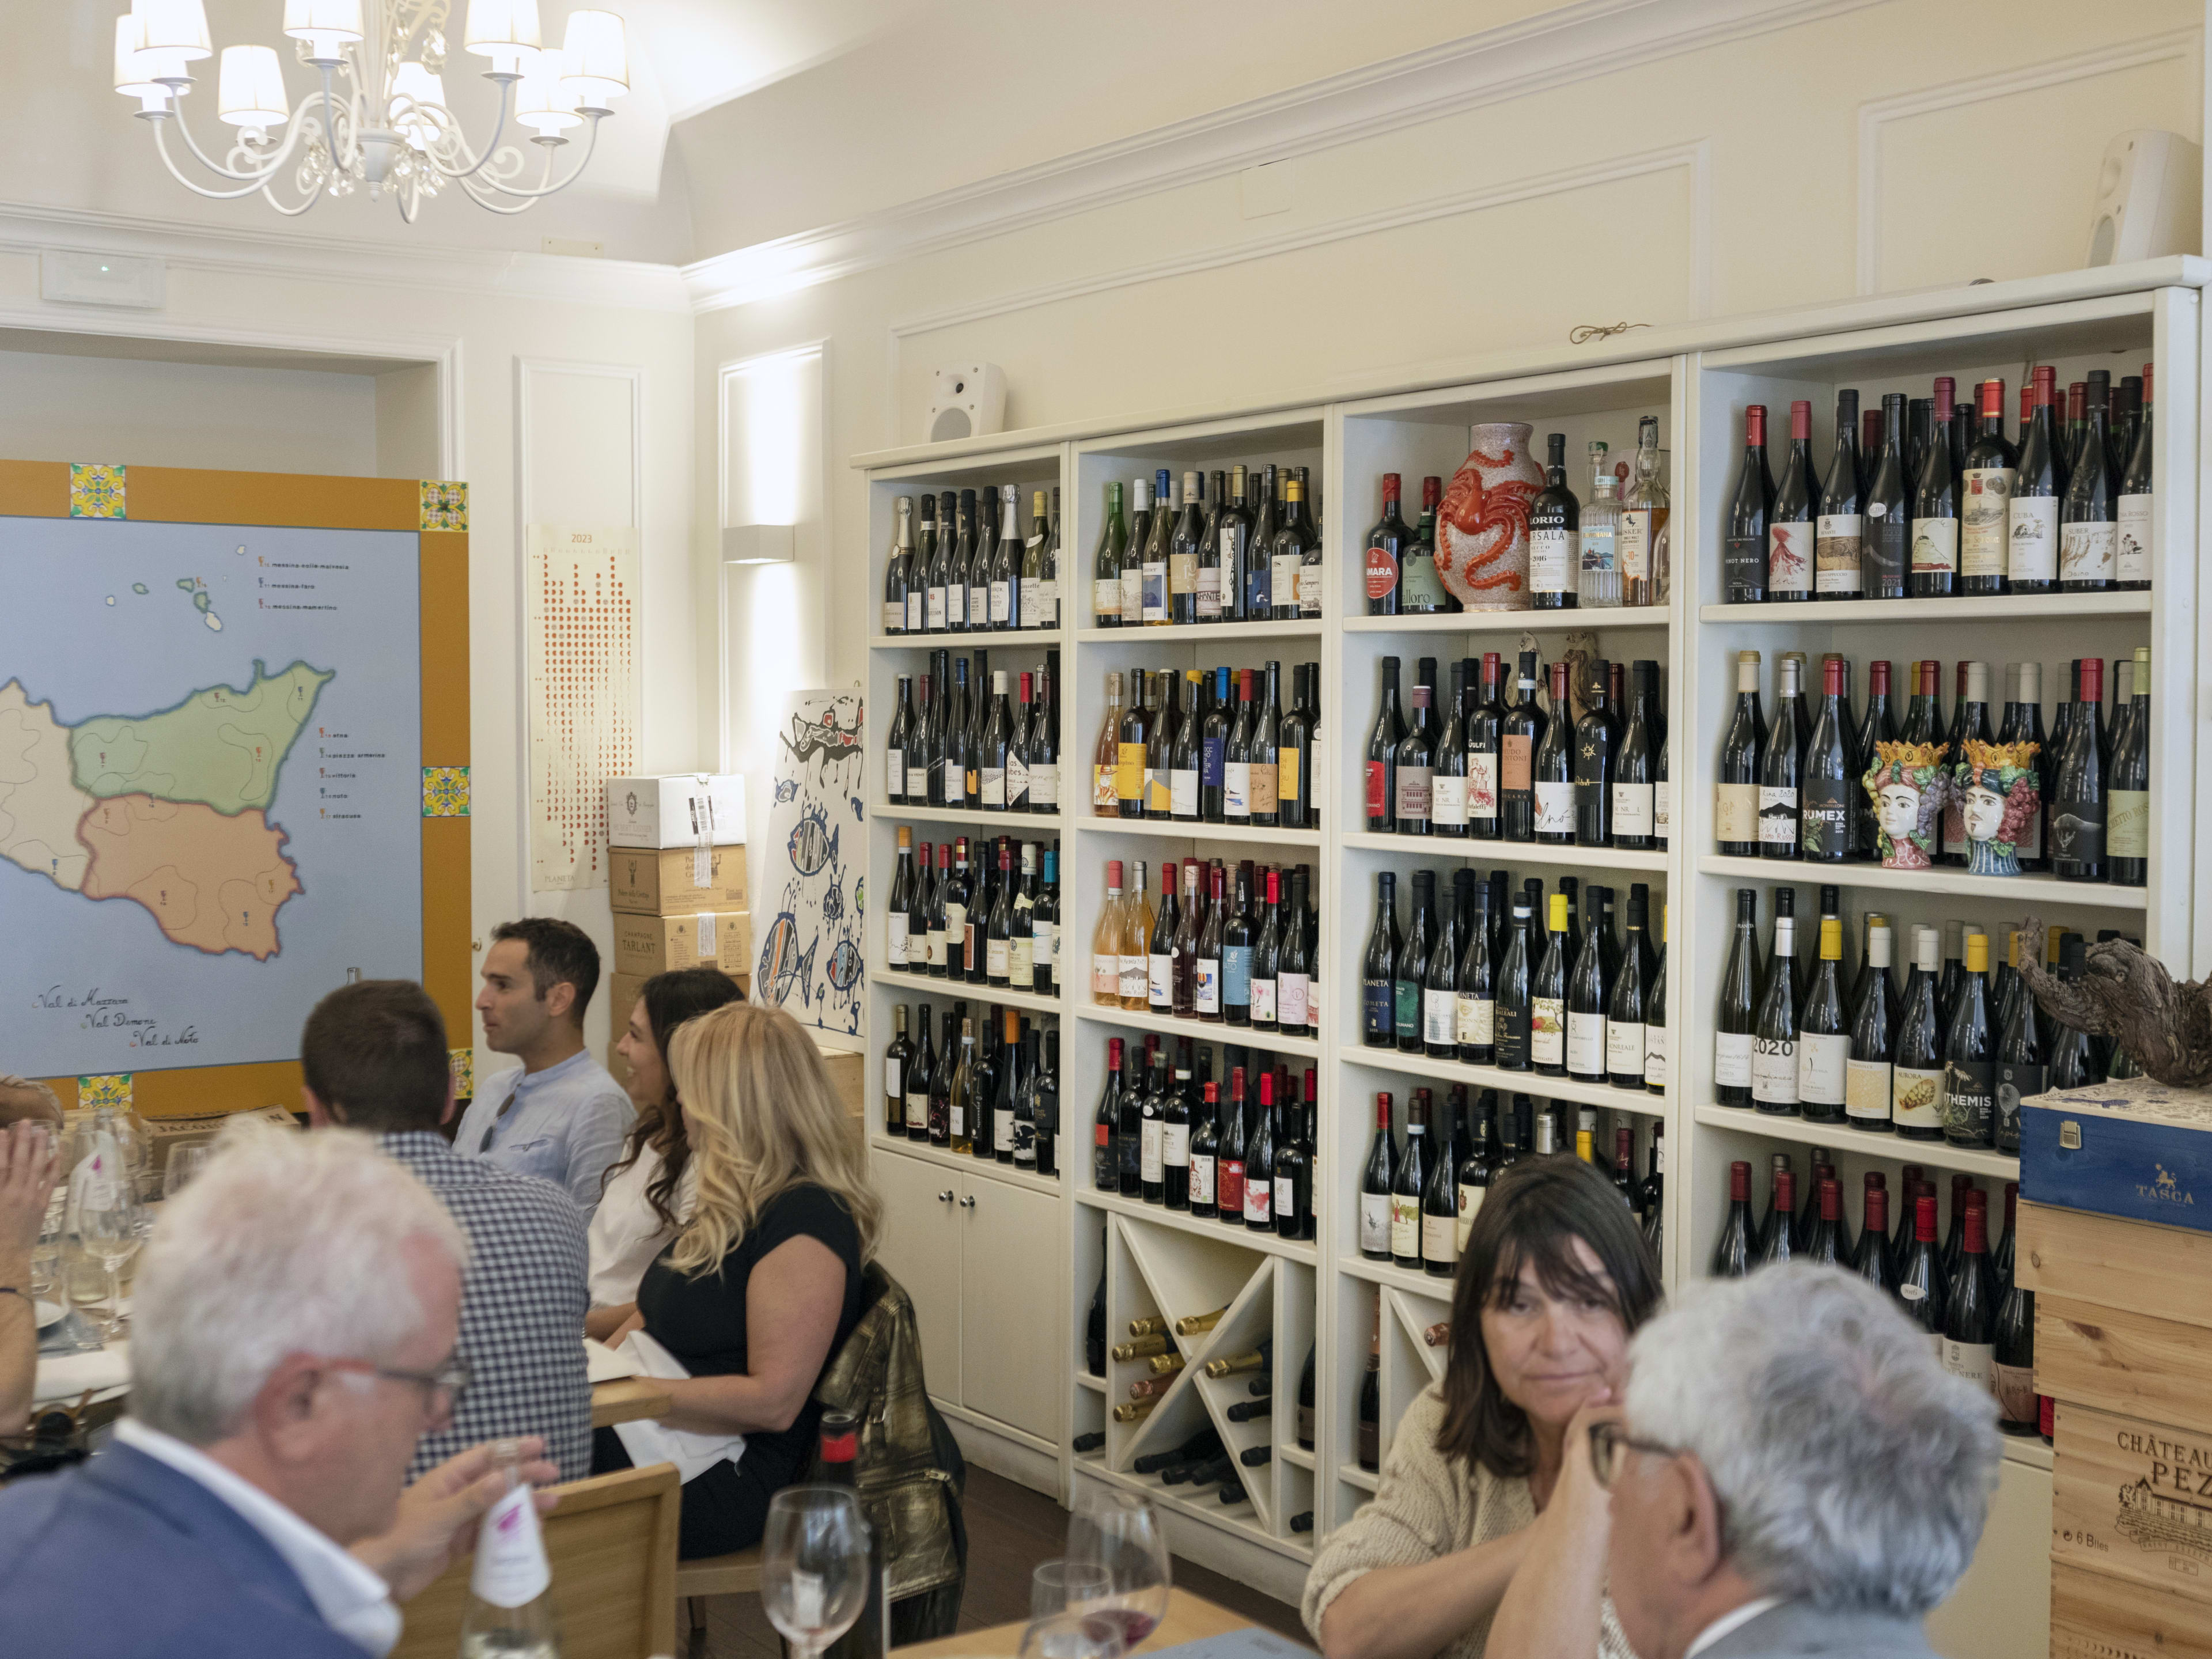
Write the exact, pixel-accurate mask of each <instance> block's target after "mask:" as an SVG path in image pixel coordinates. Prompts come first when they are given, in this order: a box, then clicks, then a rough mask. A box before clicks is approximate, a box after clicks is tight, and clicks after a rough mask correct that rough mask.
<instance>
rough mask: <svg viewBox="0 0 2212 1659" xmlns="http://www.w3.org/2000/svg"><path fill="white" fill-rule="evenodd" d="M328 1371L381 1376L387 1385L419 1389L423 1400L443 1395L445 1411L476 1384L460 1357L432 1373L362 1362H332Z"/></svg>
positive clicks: (448, 1361)
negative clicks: (471, 1384) (407, 1384)
mask: <svg viewBox="0 0 2212 1659" xmlns="http://www.w3.org/2000/svg"><path fill="white" fill-rule="evenodd" d="M331 1369H332V1370H341V1371H356V1372H362V1373H365V1374H366V1375H368V1376H380V1377H382V1378H384V1379H385V1380H386V1382H388V1383H413V1384H414V1385H415V1386H416V1388H418V1389H422V1392H423V1394H424V1395H425V1396H426V1397H435V1395H439V1394H441V1393H442V1394H443V1395H445V1396H446V1408H447V1410H448V1411H450V1410H452V1409H453V1407H456V1406H458V1405H459V1404H460V1403H461V1396H462V1395H465V1394H466V1393H467V1392H468V1391H469V1384H470V1383H472V1382H474V1381H475V1380H476V1373H475V1372H474V1371H473V1370H470V1369H469V1362H468V1361H467V1360H465V1359H464V1358H461V1356H460V1355H459V1354H455V1355H454V1356H453V1358H451V1359H448V1360H447V1362H446V1363H445V1364H442V1365H441V1366H439V1367H438V1369H437V1370H433V1371H401V1370H393V1369H392V1367H390V1366H389V1365H372V1364H369V1363H368V1361H367V1360H365V1359H334V1360H332V1361H331Z"/></svg>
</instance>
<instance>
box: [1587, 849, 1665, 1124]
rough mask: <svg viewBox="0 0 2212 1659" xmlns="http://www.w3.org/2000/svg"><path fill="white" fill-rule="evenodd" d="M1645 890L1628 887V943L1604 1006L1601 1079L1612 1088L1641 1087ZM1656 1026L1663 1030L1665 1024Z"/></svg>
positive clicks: (1646, 1044)
mask: <svg viewBox="0 0 2212 1659" xmlns="http://www.w3.org/2000/svg"><path fill="white" fill-rule="evenodd" d="M1646 893H1647V890H1646V889H1645V887H1644V884H1642V883H1640V882H1639V883H1638V884H1636V885H1635V886H1634V887H1632V889H1630V890H1629V895H1628V945H1627V948H1626V950H1625V951H1623V952H1622V953H1621V962H1620V972H1619V974H1618V975H1615V977H1614V980H1613V989H1612V993H1611V995H1610V997H1609V999H1608V1000H1607V1006H1606V1020H1605V1070H1606V1079H1605V1080H1606V1081H1607V1082H1608V1083H1610V1084H1611V1085H1613V1087H1614V1088H1616V1089H1641V1088H1643V1087H1644V1086H1645V1066H1646V1056H1647V1054H1649V1052H1650V1038H1649V1036H1648V1033H1647V1031H1646V1028H1645V1023H1644V1016H1645V1012H1646V1010H1647V1008H1648V1006H1649V1002H1648V1000H1647V997H1646V987H1645V984H1644V934H1645V932H1646V929H1647V928H1648V927H1649V925H1650V899H1649V898H1648V897H1647V896H1646ZM1570 1012H1571V1011H1570ZM1662 1019H1663V1015H1662ZM1660 1029H1661V1030H1664V1029H1665V1026H1664V1025H1663V1024H1662V1026H1661V1028H1660Z"/></svg>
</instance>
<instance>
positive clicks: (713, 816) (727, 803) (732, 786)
mask: <svg viewBox="0 0 2212 1659" xmlns="http://www.w3.org/2000/svg"><path fill="white" fill-rule="evenodd" d="M744 838H745V780H744V774H743V773H739V772H719V773H706V772H683V773H678V774H677V775H674V776H671V777H665V778H609V779H608V780H607V842H608V844H609V845H610V846H613V847H646V848H670V847H696V846H697V845H698V844H699V842H702V840H703V841H705V842H708V843H709V844H710V845H713V846H717V847H723V846H731V845H740V844H742V843H743V842H744Z"/></svg>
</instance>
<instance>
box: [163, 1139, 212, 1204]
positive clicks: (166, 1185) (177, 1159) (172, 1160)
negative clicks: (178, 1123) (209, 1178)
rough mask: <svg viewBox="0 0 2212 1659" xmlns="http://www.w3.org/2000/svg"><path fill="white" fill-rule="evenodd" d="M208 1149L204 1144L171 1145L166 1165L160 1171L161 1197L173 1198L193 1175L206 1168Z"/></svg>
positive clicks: (182, 1189)
mask: <svg viewBox="0 0 2212 1659" xmlns="http://www.w3.org/2000/svg"><path fill="white" fill-rule="evenodd" d="M208 1151H209V1149H208V1147H207V1146H205V1145H200V1146H173V1147H171V1148H170V1149H169V1162H168V1165H167V1168H165V1169H164V1170H162V1171H161V1196H162V1197H163V1198H174V1197H175V1196H176V1195H177V1194H179V1193H180V1192H182V1191H184V1189H185V1187H186V1186H187V1185H188V1184H189V1183H190V1182H191V1179H192V1177H193V1176H197V1174H199V1172H200V1171H201V1170H204V1169H205V1168H207V1161H208Z"/></svg>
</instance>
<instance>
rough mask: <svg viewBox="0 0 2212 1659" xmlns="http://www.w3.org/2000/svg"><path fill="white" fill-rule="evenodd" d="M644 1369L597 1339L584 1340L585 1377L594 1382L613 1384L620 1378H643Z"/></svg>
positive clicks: (632, 1359) (587, 1338)
mask: <svg viewBox="0 0 2212 1659" xmlns="http://www.w3.org/2000/svg"><path fill="white" fill-rule="evenodd" d="M644 1374H645V1372H644V1368H643V1367H642V1366H641V1365H640V1364H638V1363H637V1361H636V1360H635V1359H634V1358H631V1357H630V1356H629V1354H626V1353H621V1352H617V1351H616V1350H615V1349H613V1348H610V1347H609V1346H607V1345H606V1344H605V1343H604V1342H602V1341H600V1340H599V1339H598V1338H597V1337H592V1336H587V1337H586V1338H585V1339H584V1376H585V1377H586V1380H587V1381H590V1382H592V1383H612V1382H614V1381H616V1380H617V1378H619V1377H624V1376H643V1375H644Z"/></svg>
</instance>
